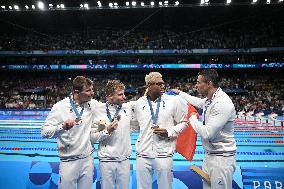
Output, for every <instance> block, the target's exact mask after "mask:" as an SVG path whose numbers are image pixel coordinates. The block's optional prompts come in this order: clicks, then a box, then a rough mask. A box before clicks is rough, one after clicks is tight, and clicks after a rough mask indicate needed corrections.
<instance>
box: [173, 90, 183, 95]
mask: <svg viewBox="0 0 284 189" xmlns="http://www.w3.org/2000/svg"><path fill="white" fill-rule="evenodd" d="M171 91H173V92H174V93H175V94H177V95H178V94H179V93H180V92H181V91H180V90H179V89H171Z"/></svg>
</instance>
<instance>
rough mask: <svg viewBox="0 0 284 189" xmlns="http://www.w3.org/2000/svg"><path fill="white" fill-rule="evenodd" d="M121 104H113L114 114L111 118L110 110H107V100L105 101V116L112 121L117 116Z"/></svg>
mask: <svg viewBox="0 0 284 189" xmlns="http://www.w3.org/2000/svg"><path fill="white" fill-rule="evenodd" d="M121 107H122V106H121V105H118V106H115V114H114V116H113V118H112V117H111V114H110V111H109V102H106V112H107V117H108V119H109V121H110V122H112V121H113V119H114V118H116V117H117V115H118V113H119V111H120V110H121Z"/></svg>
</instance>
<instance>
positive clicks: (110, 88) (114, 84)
mask: <svg viewBox="0 0 284 189" xmlns="http://www.w3.org/2000/svg"><path fill="white" fill-rule="evenodd" d="M124 89H125V86H124V84H123V83H121V82H120V81H118V80H110V81H108V82H107V84H106V89H105V93H106V96H109V95H114V94H115V91H116V90H124Z"/></svg>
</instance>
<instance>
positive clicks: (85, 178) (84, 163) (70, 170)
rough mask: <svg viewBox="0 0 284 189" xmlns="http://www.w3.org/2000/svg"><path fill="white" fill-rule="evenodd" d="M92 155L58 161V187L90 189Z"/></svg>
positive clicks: (92, 168)
mask: <svg viewBox="0 0 284 189" xmlns="http://www.w3.org/2000/svg"><path fill="white" fill-rule="evenodd" d="M93 160H94V159H93V156H92V155H91V156H89V157H86V158H84V159H78V160H75V161H68V162H62V161H61V162H60V165H59V175H60V177H59V181H58V182H59V183H58V189H76V188H77V189H91V188H92V185H93V175H94V161H93Z"/></svg>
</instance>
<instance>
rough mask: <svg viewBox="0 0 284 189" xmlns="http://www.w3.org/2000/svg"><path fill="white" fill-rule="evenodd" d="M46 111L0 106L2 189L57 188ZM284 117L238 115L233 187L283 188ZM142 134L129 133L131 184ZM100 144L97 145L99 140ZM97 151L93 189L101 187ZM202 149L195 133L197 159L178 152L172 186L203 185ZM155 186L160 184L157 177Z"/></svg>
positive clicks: (56, 161)
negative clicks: (44, 129)
mask: <svg viewBox="0 0 284 189" xmlns="http://www.w3.org/2000/svg"><path fill="white" fill-rule="evenodd" d="M48 112H49V111H48V110H22V111H19V110H0V120H1V121H0V140H1V144H0V170H1V175H0V184H1V187H0V188H1V189H11V188H17V189H38V188H41V189H45V188H46V189H47V188H48V189H50V188H57V183H58V178H59V177H58V169H59V158H58V152H57V145H56V139H44V138H42V137H41V135H40V128H41V126H42V124H43V123H44V120H45V118H46V116H47V114H48ZM283 128H284V127H283V117H279V116H278V117H277V118H276V119H275V120H270V119H269V118H267V117H265V116H264V117H263V119H260V118H257V117H253V116H240V115H239V116H238V118H237V119H236V121H235V139H236V142H237V148H238V149H237V155H236V157H237V168H236V171H235V174H234V181H233V188H234V189H243V188H244V189H253V188H259V189H260V188H275V189H276V188H283V187H284V184H283V183H284V158H283V157H284V131H283ZM138 135H139V133H132V134H131V144H132V156H131V173H130V176H131V178H130V183H129V188H130V189H135V188H136V171H135V170H136V165H135V164H136V161H135V158H136V152H135V142H136V140H137V137H138ZM95 148H96V149H97V148H98V144H95ZM96 153H97V151H95V153H94V154H93V157H94V162H95V172H94V181H93V182H94V183H93V188H97V189H99V188H101V187H100V171H99V166H98V158H97V155H96ZM203 157H204V150H203V148H202V145H201V140H200V137H198V138H197V143H196V151H195V155H194V158H193V161H191V162H189V161H187V160H185V158H183V157H182V156H181V155H180V154H178V153H175V154H174V157H173V158H174V166H173V176H174V178H173V189H201V188H202V180H201V178H200V177H199V176H198V175H197V174H195V173H194V172H193V171H192V170H190V166H192V165H196V166H198V167H200V166H201V165H202V160H203ZM152 186H153V189H155V188H158V186H157V181H156V176H155V175H154V176H153V184H152Z"/></svg>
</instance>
